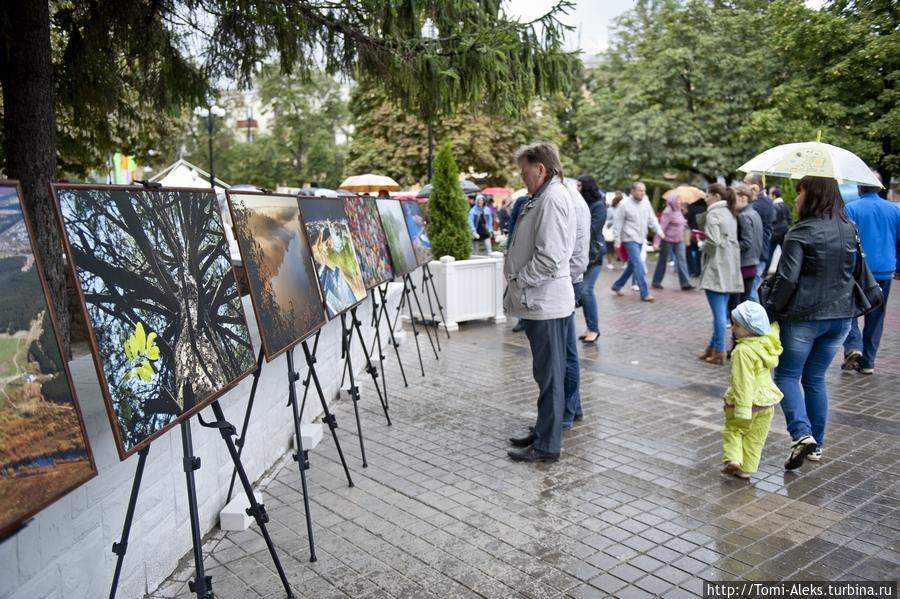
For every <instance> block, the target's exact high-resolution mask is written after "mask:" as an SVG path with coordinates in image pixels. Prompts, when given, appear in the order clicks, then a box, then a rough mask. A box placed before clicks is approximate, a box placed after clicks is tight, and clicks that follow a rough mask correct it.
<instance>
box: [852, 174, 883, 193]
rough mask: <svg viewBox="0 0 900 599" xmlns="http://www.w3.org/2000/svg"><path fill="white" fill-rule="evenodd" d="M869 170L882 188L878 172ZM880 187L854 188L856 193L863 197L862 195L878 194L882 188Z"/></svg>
mask: <svg viewBox="0 0 900 599" xmlns="http://www.w3.org/2000/svg"><path fill="white" fill-rule="evenodd" d="M871 170H872V175H873V176H874V177H875V178H876V179H877V180H878V182H879V183H881V184H882V186H883V184H884V181H882V180H881V175H880V174H879V173H878V171H876V170H874V169H871ZM882 186H877V187H876V186H875V185H857V186H856V192H857V193H858V194H859V195H863V194H864V193H878V192H879V191H881V187H882Z"/></svg>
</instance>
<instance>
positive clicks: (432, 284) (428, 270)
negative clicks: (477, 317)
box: [424, 264, 450, 339]
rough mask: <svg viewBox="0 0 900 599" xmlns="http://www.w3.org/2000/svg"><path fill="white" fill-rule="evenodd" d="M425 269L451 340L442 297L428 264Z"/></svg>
mask: <svg viewBox="0 0 900 599" xmlns="http://www.w3.org/2000/svg"><path fill="white" fill-rule="evenodd" d="M424 268H425V272H427V273H428V283H429V285H431V292H432V293H434V301H435V302H436V303H437V307H438V313H439V314H440V315H441V322H442V323H444V332H445V333H446V334H447V339H449V338H450V329H448V328H447V319H446V318H445V317H444V306H443V305H442V304H441V297H440V296H439V295H438V292H437V287H435V286H434V274H433V273H432V272H431V268H430V267H429V266H428V265H427V264H426V265H425V267H424Z"/></svg>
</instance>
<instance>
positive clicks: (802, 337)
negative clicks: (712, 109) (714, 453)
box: [765, 176, 860, 470]
mask: <svg viewBox="0 0 900 599" xmlns="http://www.w3.org/2000/svg"><path fill="white" fill-rule="evenodd" d="M797 191H798V194H797V210H798V213H799V216H798V221H797V224H796V225H794V227H793V228H792V229H791V230H790V231H788V233H787V235H786V236H785V239H784V246H783V248H782V251H783V252H784V253H783V255H782V258H781V260H780V261H779V262H778V270H777V271H776V273H775V278H774V280H773V281H772V285H771V292H770V293H769V294H768V297H767V298H766V303H765V306H766V308H767V309H768V310H769V311H770V312H771V313H772V314H773V315H774V317H775V319H777V320H778V321H779V323H780V324H781V344H782V346H783V347H784V353H783V354H782V355H781V361H780V362H779V364H778V366H777V367H776V368H775V374H774V378H775V384H776V385H778V388H779V389H781V392H782V393H783V394H784V399H783V400H782V402H781V408H782V410H783V411H784V417H785V420H786V421H787V428H788V432H789V433H790V435H791V439H792V440H793V445H792V446H791V452H790V454H788V457H787V460H785V462H784V467H785V468H786V469H787V470H794V469H795V468H799V467H800V466H802V465H803V462H804V460H806V459H807V458H808V459H811V460H813V461H819V459H820V458H821V455H822V445H823V444H824V442H825V425H826V422H827V419H828V387H827V385H826V382H825V373H826V371H827V370H828V366H829V365H830V364H831V361H832V360H833V359H834V356H835V354H837V352H838V350H840V349H841V347H842V345H843V343H844V339H846V337H847V333H848V331H849V330H850V320H851V319H852V318H853V317H854V316H856V315H857V314H858V313H859V310H858V308H857V305H856V301H855V296H854V292H853V291H854V283H855V281H854V278H853V266H854V264H855V262H856V260H858V259H860V258H859V256H857V249H856V228H855V227H854V226H853V224H852V223H850V221H849V220H848V219H847V217H846V216H845V214H844V200H843V199H842V198H841V192H840V190H839V189H838V185H837V182H836V181H835V180H834V179H831V178H826V177H809V176H807V177H803V178H802V179H800V183H799V184H798V186H797Z"/></svg>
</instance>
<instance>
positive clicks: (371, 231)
mask: <svg viewBox="0 0 900 599" xmlns="http://www.w3.org/2000/svg"><path fill="white" fill-rule="evenodd" d="M344 210H345V211H346V212H347V221H348V222H349V223H350V235H351V236H352V237H353V245H354V247H355V248H356V257H357V258H358V259H359V266H360V268H361V269H362V277H363V283H364V284H365V286H366V289H371V288H372V287H375V286H377V285H381V284H382V283H385V282H387V281H390V280H391V279H393V278H394V268H393V266H391V254H390V251H389V250H388V246H387V240H386V239H385V237H384V229H383V228H382V226H381V216H380V215H379V214H378V206H377V205H376V204H375V198H364V197H360V196H355V197H345V198H344Z"/></svg>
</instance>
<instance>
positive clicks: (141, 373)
mask: <svg viewBox="0 0 900 599" xmlns="http://www.w3.org/2000/svg"><path fill="white" fill-rule="evenodd" d="M155 374H156V373H155V372H153V367H152V366H150V362H148V361H147V360H144V361H143V362H142V363H141V365H140V366H139V367H138V368H137V375H138V377H139V378H140V379H141V380H142V381H144V382H145V383H149V382H150V381H151V380H153V376H154V375H155Z"/></svg>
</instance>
